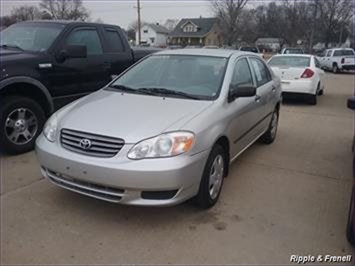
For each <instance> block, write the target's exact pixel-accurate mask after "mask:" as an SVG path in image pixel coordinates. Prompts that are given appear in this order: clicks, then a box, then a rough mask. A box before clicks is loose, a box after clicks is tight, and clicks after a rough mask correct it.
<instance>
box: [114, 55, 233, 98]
mask: <svg viewBox="0 0 355 266" xmlns="http://www.w3.org/2000/svg"><path fill="white" fill-rule="evenodd" d="M227 61H228V59H227V58H221V57H209V56H193V55H153V56H150V57H148V58H147V59H145V60H143V61H142V62H140V63H139V64H137V65H136V66H134V67H133V68H132V69H130V70H129V71H128V72H126V73H125V74H124V75H123V76H121V77H120V78H118V79H117V80H116V81H115V82H114V83H112V84H111V85H110V86H111V87H118V86H120V87H125V88H130V89H131V90H130V92H132V89H133V90H135V91H136V92H138V90H142V89H145V90H147V89H150V90H152V89H155V90H157V89H160V90H159V92H160V93H162V94H164V91H163V90H161V89H165V92H166V91H167V90H169V91H170V92H171V91H174V92H175V97H177V96H178V94H179V95H180V96H181V95H183V94H185V96H192V97H194V98H197V99H201V100H213V99H216V98H217V97H218V95H219V91H220V88H221V85H222V81H223V77H224V72H225V69H226V65H227ZM133 92H134V91H133ZM166 96H171V97H174V95H172V94H171V93H170V94H169V95H168V94H167V95H166ZM192 97H190V98H192ZM185 98H187V97H185Z"/></svg>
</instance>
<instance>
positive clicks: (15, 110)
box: [0, 96, 45, 154]
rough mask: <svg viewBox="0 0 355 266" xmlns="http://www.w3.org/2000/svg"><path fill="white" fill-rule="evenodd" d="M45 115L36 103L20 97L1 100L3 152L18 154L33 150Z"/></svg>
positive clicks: (0, 121)
mask: <svg viewBox="0 0 355 266" xmlns="http://www.w3.org/2000/svg"><path fill="white" fill-rule="evenodd" d="M44 122H45V114H44V111H43V109H42V108H41V107H40V105H39V104H38V103H36V102H35V101H33V100H32V99H30V98H27V97H22V96H10V97H6V98H3V99H2V104H1V106H0V126H1V135H0V145H1V148H2V150H3V151H5V152H7V153H10V154H20V153H24V152H27V151H30V150H32V149H33V148H34V144H35V140H36V138H37V136H38V135H39V133H40V132H41V130H42V127H43V124H44Z"/></svg>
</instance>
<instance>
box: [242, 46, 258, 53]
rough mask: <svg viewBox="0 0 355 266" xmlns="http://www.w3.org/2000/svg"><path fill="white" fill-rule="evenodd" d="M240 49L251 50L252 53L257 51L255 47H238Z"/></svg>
mask: <svg viewBox="0 0 355 266" xmlns="http://www.w3.org/2000/svg"><path fill="white" fill-rule="evenodd" d="M240 51H244V52H252V53H258V52H259V51H258V49H257V48H256V47H242V48H240Z"/></svg>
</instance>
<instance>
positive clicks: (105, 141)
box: [60, 129, 124, 158]
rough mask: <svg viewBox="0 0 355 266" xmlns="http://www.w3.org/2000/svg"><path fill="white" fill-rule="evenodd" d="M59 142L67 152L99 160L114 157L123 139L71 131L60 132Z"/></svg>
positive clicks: (122, 143)
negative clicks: (99, 158)
mask: <svg viewBox="0 0 355 266" xmlns="http://www.w3.org/2000/svg"><path fill="white" fill-rule="evenodd" d="M60 142H61V144H62V146H63V147H64V148H65V149H67V150H70V151H73V152H77V153H81V154H85V155H89V156H94V157H101V158H110V157H113V156H115V155H116V154H117V153H118V152H119V151H120V150H121V149H122V147H123V145H124V140H123V139H119V138H113V137H107V136H101V135H96V134H92V133H86V132H80V131H76V130H71V129H62V130H61V134H60Z"/></svg>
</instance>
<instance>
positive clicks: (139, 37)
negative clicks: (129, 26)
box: [137, 0, 141, 45]
mask: <svg viewBox="0 0 355 266" xmlns="http://www.w3.org/2000/svg"><path fill="white" fill-rule="evenodd" d="M137 12H138V14H137V15H138V25H137V26H138V45H140V44H141V4H140V0H137Z"/></svg>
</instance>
